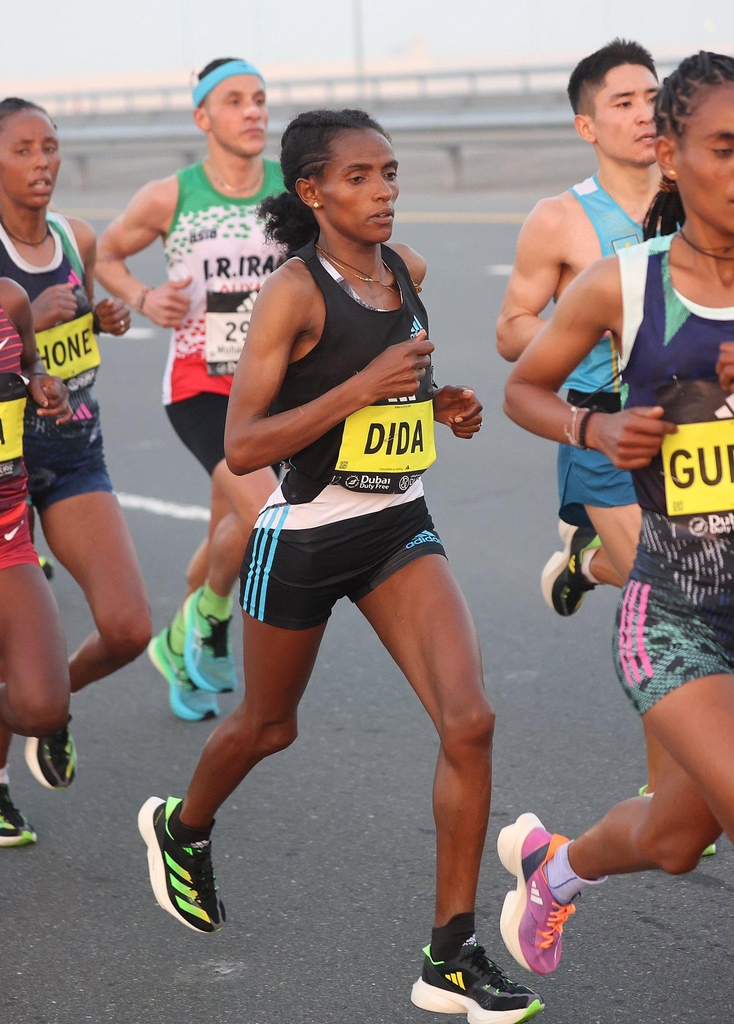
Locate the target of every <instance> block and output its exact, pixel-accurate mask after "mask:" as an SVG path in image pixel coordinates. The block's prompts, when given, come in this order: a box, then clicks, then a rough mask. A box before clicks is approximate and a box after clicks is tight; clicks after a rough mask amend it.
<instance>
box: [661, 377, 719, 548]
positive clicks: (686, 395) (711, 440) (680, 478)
mask: <svg viewBox="0 0 734 1024" xmlns="http://www.w3.org/2000/svg"><path fill="white" fill-rule="evenodd" d="M679 388H680V391H681V398H680V399H679V400H678V401H677V402H676V401H673V402H672V403H670V402H669V403H668V408H670V407H671V405H672V406H673V407H674V413H675V414H677V415H672V416H670V418H671V419H673V421H674V422H677V423H678V432H677V433H675V434H667V435H666V437H665V439H664V441H663V445H662V449H661V452H660V454H661V457H662V462H663V477H664V483H665V507H666V512H667V514H668V515H669V516H670V518H671V519H672V520H674V522H676V523H678V524H679V525H681V526H683V527H684V528H685V529H686V530H688V531H689V532H691V533H693V534H694V535H696V536H711V537H716V536H722V535H727V534H734V396H732V395H729V394H728V393H727V392H726V391H723V390H722V389H721V387H720V386H719V384H718V381H717V382H713V381H695V382H694V381H691V382H681V384H680V385H679ZM676 406H677V407H676ZM681 414H682V415H681ZM667 416H668V409H667V408H666V417H667ZM689 416H690V417H691V418H693V417H695V418H696V420H697V422H685V420H688V419H689ZM704 417H705V419H704ZM680 420H683V422H680Z"/></svg>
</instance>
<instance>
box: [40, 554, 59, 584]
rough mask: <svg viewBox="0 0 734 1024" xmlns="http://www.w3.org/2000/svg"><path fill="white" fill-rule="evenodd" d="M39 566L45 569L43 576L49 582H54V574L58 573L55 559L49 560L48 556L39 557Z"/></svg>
mask: <svg viewBox="0 0 734 1024" xmlns="http://www.w3.org/2000/svg"><path fill="white" fill-rule="evenodd" d="M38 564H39V565H40V566H41V568H42V569H43V575H44V576H45V577H46V579H47V580H49V581H50V580H52V579H53V578H54V573H55V572H56V562H54V560H53V558H47V557H46V555H39V556H38Z"/></svg>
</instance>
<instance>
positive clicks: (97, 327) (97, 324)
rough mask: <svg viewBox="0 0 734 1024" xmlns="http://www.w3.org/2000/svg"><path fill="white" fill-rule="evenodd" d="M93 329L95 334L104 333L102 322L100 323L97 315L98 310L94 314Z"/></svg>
mask: <svg viewBox="0 0 734 1024" xmlns="http://www.w3.org/2000/svg"><path fill="white" fill-rule="evenodd" d="M92 330H93V331H94V333H95V334H101V333H102V324H101V323H100V319H99V316H98V315H97V313H96V312H94V313H93V314H92Z"/></svg>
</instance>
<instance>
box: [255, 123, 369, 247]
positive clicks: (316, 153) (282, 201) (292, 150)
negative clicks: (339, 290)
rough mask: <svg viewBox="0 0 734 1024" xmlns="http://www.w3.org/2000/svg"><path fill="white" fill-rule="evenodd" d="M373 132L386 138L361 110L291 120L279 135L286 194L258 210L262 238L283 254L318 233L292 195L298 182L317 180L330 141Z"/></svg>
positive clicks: (307, 212)
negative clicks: (262, 233) (260, 219)
mask: <svg viewBox="0 0 734 1024" xmlns="http://www.w3.org/2000/svg"><path fill="white" fill-rule="evenodd" d="M366 130H369V131H376V132H379V134H380V135H383V136H384V137H385V138H386V139H387V138H389V136H388V134H387V132H386V131H385V130H384V129H383V128H381V127H380V125H379V124H378V123H377V121H374V120H373V119H372V118H371V117H370V116H369V114H367V113H365V111H364V110H309V111H306V112H305V113H303V114H299V115H298V117H296V118H294V119H293V120H292V121H291V122H290V124H289V125H288V126H287V128H286V130H285V131H284V132H283V138H282V139H281V154H280V166H281V168H282V170H283V179H284V182H285V187H286V191H285V192H281V194H280V195H277V196H269V197H268V198H267V199H265V200H264V201H263V202H262V203H261V204H260V207H259V210H258V215H259V216H260V217H261V218H262V219H263V220H264V222H265V234H266V236H267V237H268V238H270V239H272V240H273V241H274V242H277V243H278V244H279V245H281V246H282V247H283V248H284V249H285V250H286V251H287V253H292V252H295V251H296V249H300V248H301V247H302V246H304V245H306V244H307V243H308V242H310V241H311V240H312V239H314V238H316V237H317V235H318V233H319V226H318V222H317V220H316V217H315V216H314V213H313V210H312V209H311V207H309V206H307V205H306V204H305V203H304V202H303V201H302V200H301V198H300V197H299V195H298V193H297V192H296V182H297V181H299V180H300V179H301V178H318V177H319V176H320V175H321V174H322V173H323V171H324V168H325V167H326V166H327V164H328V163H329V160H330V159H331V155H332V150H331V147H332V144H333V142H334V140H335V139H336V138H337V137H338V136H339V135H341V134H342V133H343V132H346V131H366Z"/></svg>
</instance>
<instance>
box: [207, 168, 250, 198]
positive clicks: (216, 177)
mask: <svg viewBox="0 0 734 1024" xmlns="http://www.w3.org/2000/svg"><path fill="white" fill-rule="evenodd" d="M204 168H205V170H206V173H207V174H208V175H209V177H210V178H213V179H214V181H215V182H216V183H217V185H221V187H222V188H226V189H227V191H228V192H245V191H246V192H247V196H254V195H257V193H258V192H259V191H260V189H261V188H262V186H263V181H264V180H265V164H263V165H262V167H261V168H260V176H259V178H258V181H257V188H254V189H251V188H250V187H249V186H247V187H245V186H244V185H240V186H239V187H237V186H236V185H230V184H229V183H228V182H226V181H225V180H224V178H220V177H219V175H218V174H217V172H216V171H215V170H214V168H213V167H212V165H211V162H210V161H209V160H207V161H206V162H205V163H204ZM247 196H246V197H245V198H247Z"/></svg>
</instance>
